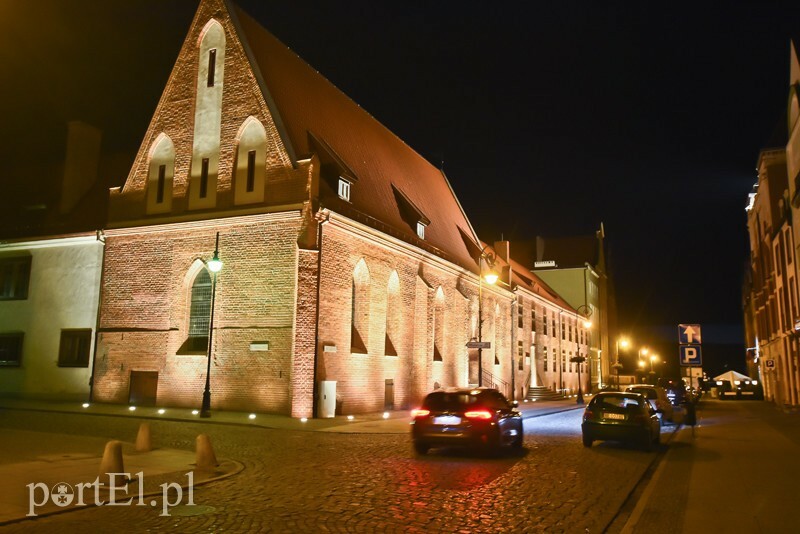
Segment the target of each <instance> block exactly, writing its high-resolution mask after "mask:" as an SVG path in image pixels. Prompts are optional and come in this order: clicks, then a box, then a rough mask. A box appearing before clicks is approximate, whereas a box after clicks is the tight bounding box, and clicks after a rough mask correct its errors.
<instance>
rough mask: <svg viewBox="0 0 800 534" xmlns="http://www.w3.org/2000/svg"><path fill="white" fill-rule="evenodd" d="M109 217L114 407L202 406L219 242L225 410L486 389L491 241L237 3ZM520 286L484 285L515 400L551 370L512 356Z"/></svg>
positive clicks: (439, 185)
mask: <svg viewBox="0 0 800 534" xmlns="http://www.w3.org/2000/svg"><path fill="white" fill-rule="evenodd" d="M342 180H345V181H346V182H347V184H346V187H345V188H344V191H346V192H347V193H348V194H347V195H344V196H345V198H340V196H342V191H343V190H342V189H341V188H337V186H338V185H339V184H338V182H340V181H342ZM351 192H352V195H350V193H351ZM109 218H110V227H111V228H110V229H109V230H108V231H107V233H106V262H105V266H104V270H103V279H102V288H101V304H100V320H99V337H98V351H97V355H96V362H95V387H94V396H95V399H96V400H99V401H107V402H120V403H124V402H139V403H154V404H159V405H174V406H186V407H195V406H199V405H200V401H201V398H202V393H203V389H204V384H205V380H206V365H207V361H208V360H207V350H206V346H203V345H202V341H203V337H202V336H198V334H197V332H198V328H200V329H201V330H202V325H203V324H204V323H203V320H204V318H205V317H207V316H208V315H207V312H206V311H204V310H205V309H206V308H203V307H202V306H205V305H207V304H208V300H207V299H208V294H209V289H208V284H206V283H205V282H203V283H202V284H201V283H200V282H201V281H202V280H209V278H208V277H207V276H206V275H205V273H204V272H203V271H204V270H205V269H206V263H205V262H206V261H207V260H209V259H210V258H211V257H212V254H213V252H214V247H215V243H216V236H217V235H218V236H219V249H218V252H219V257H220V259H221V260H222V261H223V264H224V267H223V269H222V271H220V272H219V274H218V275H217V276H216V285H215V286H213V285H212V286H211V287H212V288H215V289H211V290H210V293H211V294H213V295H214V297H213V298H214V299H215V300H214V301H213V302H214V303H215V304H214V306H215V307H214V308H213V309H214V313H213V330H212V332H213V335H212V340H213V342H212V343H211V349H210V352H211V354H212V355H213V358H212V364H211V373H210V384H211V388H210V389H211V407H212V409H228V410H247V411H258V412H271V413H281V414H286V415H292V416H294V417H304V416H305V417H307V416H311V415H314V414H315V405H316V399H317V396H318V388H319V383H320V381H326V382H333V381H335V382H336V397H337V401H338V402H337V405H338V409H339V410H340V411H341V412H344V413H363V412H375V411H380V410H384V409H386V408H409V407H412V405H413V404H414V403H416V402H418V401H419V399H420V398H421V397H422V396H423V395H424V394H425V393H426V392H428V391H429V390H431V389H433V388H435V387H440V386H448V385H467V384H470V383H476V382H477V380H476V378H477V377H476V376H475V374H474V371H473V370H472V369H471V365H470V360H471V359H472V360H473V361H474V358H475V356H476V355H475V353H474V352H473V353H472V354H470V352H469V351H468V350H467V349H466V342H467V341H469V340H471V339H475V338H476V335H477V333H476V331H477V323H478V319H477V311H478V306H477V298H478V278H477V273H478V264H477V258H478V253H479V251H480V245H479V240H478V238H477V236H476V235H475V233H474V231H473V230H472V227H471V225H470V223H469V221H468V220H467V218H466V215H465V214H464V213H463V210H462V209H461V207H460V205H459V203H458V201H457V199H456V198H455V196H454V194H453V191H452V189H451V187H450V184H449V183H448V181H447V179H446V178H445V177H444V175H443V174H442V173H441V172H440V171H439V170H438V169H435V168H434V167H432V166H431V165H430V164H428V163H427V162H426V161H424V159H422V158H421V157H420V156H419V155H418V154H416V153H415V152H413V150H411V149H410V148H409V147H408V146H407V145H405V144H404V143H402V142H401V141H399V140H398V139H397V138H396V137H395V136H394V135H393V134H392V133H391V132H389V131H388V130H387V129H386V128H384V127H383V126H382V125H380V124H379V123H378V122H377V121H375V120H374V119H373V118H372V117H371V116H369V115H368V114H366V113H365V112H364V111H363V110H362V109H361V108H359V107H358V106H357V105H355V104H354V103H353V102H352V101H350V100H349V99H347V98H346V97H345V96H344V95H342V94H341V93H340V92H339V91H338V90H337V89H335V88H334V87H333V86H331V85H330V83H329V82H327V81H326V80H324V79H323V78H322V77H321V76H320V75H319V74H318V73H316V72H315V71H313V69H311V68H310V67H308V65H306V64H305V63H303V62H302V61H301V60H300V59H299V58H297V57H296V56H294V55H293V54H292V53H291V52H290V51H288V50H287V49H286V48H285V47H284V46H282V45H280V43H278V42H277V41H276V40H275V39H274V37H272V36H271V35H269V34H267V33H266V31H265V30H263V28H261V27H260V26H258V25H257V23H255V21H253V20H252V19H250V18H249V17H247V15H246V14H244V13H243V12H241V11H239V10H237V9H236V8H235V7H233V6H232V5H231V4H229V3H228V2H225V1H224V0H203V1H201V3H200V6H199V8H198V11H197V15H196V16H195V19H194V21H193V22H192V26H191V28H190V30H189V33H188V35H187V38H186V40H185V42H184V45H183V47H182V49H181V52H180V55H179V57H178V60H177V62H176V64H175V67H174V70H173V72H172V75H171V76H170V78H169V81H168V83H167V86H166V88H165V90H164V94H163V96H162V99H161V101H160V103H159V105H158V108H157V110H156V112H155V115H154V117H153V119H152V121H151V124H150V127H149V129H148V131H147V133H146V134H145V137H144V141H143V143H142V147H141V149H140V150H139V153H138V156H137V158H136V160H135V162H134V165H133V167H132V169H131V172H130V174H129V177H128V180H127V182H126V184H125V186H124V187H122V188H120V189H115V190H112V191H111V203H110V216H109ZM418 224H422V225H424V227H425V228H424V230H425V232H424V237H423V236H421V235H417V232H418V228H417V225H418ZM509 283H510V284H512V285H509V286H505V287H499V286H498V287H491V288H484V290H483V309H484V313H483V318H484V323H483V337H484V339H485V340H491V342H492V347H493V348H492V350H486V351H484V353H483V358H484V369H485V370H487V371H488V372H489V377H488V380H489V381H490V382H491V384H494V385H497V386H499V387H502V388H504V389H505V392H506V393H507V394H510V393H511V391H510V385H509V384H510V383H511V382H512V381H513V382H514V383H515V384H516V387H517V389H519V390H520V391H521V392H524V390H525V388H526V387H527V385H528V383H529V382H530V377H531V368H532V366H535V363H532V362H530V361H523V366H522V368H521V369H520V368H519V367H518V366H517V365H516V364H515V362H517V361H518V360H517V359H516V358H515V357H514V358H513V359H512V356H514V354H515V351H516V346H517V345H516V343H515V342H514V339H515V336H516V333H515V332H512V320H516V319H514V318H512V310H513V309H514V306H515V304H514V302H515V293H514V292H513V291H512V288H513V286H514V285H516V282H513V281H509ZM204 284H206V285H204ZM530 289H531V291H533V290H534V288H533V286H531V287H530ZM531 298H534V299H536V298H538V297H533V295H532V296H531ZM548 298H549V299H550V300H547V302H548V303H549V304H548V305H550V306H552V307H554V308H558V309H568V307H566V306H565V305H564V303H563V302H561V301H558V300H557V299H554V298H552V296H550V297H548ZM204 299H205V300H204ZM543 302H544V301H543ZM201 311H202V313H201ZM203 313H205V314H206V315H203ZM198 325H200V326H198ZM205 332H206V334H205V335H207V332H208V329H207V327H206V330H205ZM527 335H528V336H529V337H531V338H533V336H532V335H531V334H530V331H528V334H527ZM531 342H533V340H532V339H531ZM495 362H496V364H495ZM512 373H514V378H513V379H512V378H511V376H512ZM487 385H488V384H487Z"/></svg>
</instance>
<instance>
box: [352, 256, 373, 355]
mask: <svg viewBox="0 0 800 534" xmlns="http://www.w3.org/2000/svg"><path fill="white" fill-rule="evenodd" d="M350 321H351V332H350V352H351V353H357V354H367V353H368V350H367V343H369V339H368V337H369V270H368V269H367V263H366V262H365V261H364V260H363V259H362V260H359V262H358V264H356V268H355V270H354V271H353V286H352V294H351V308H350Z"/></svg>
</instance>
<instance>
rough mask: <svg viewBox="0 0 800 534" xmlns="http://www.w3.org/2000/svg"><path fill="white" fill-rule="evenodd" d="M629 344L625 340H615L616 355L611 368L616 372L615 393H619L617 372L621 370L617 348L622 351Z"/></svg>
mask: <svg viewBox="0 0 800 534" xmlns="http://www.w3.org/2000/svg"><path fill="white" fill-rule="evenodd" d="M629 343H630V342H629V341H628V340H627V339H625V338H617V342H616V347H617V354H616V359H615V362H614V365H613V366H612V367H614V369H616V371H617V391H619V370H620V369H622V364H621V363H619V348H620V346H621V347H622V348H623V349H624V348H626V347H627V346H628V344H629Z"/></svg>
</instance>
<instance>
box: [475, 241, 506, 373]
mask: <svg viewBox="0 0 800 534" xmlns="http://www.w3.org/2000/svg"><path fill="white" fill-rule="evenodd" d="M484 260H486V263H487V264H488V265H489V272H488V273H486V283H487V284H489V285H494V284H495V282H497V278H498V276H497V273H496V272H494V269H493V267H494V256H492V255H491V254H490V253H489V252H487V251H486V247H483V250H481V255H480V258H478V387H481V386H483V345H482V343H483V278H484V275H483V261H484ZM512 372H513V370H512Z"/></svg>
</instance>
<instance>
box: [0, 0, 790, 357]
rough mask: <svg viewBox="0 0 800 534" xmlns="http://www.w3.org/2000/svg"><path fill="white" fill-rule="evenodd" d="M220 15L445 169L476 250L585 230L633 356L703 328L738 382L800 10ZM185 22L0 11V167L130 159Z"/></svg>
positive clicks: (671, 352)
mask: <svg viewBox="0 0 800 534" xmlns="http://www.w3.org/2000/svg"><path fill="white" fill-rule="evenodd" d="M238 3H239V5H241V6H242V7H243V8H244V9H245V10H246V11H247V12H249V13H250V14H251V15H252V16H254V17H255V18H256V19H257V20H259V21H260V22H261V23H262V25H263V26H264V27H266V28H267V29H268V30H269V31H271V32H272V33H273V34H275V35H276V36H277V37H278V38H279V39H281V40H282V41H283V42H284V43H285V44H286V45H287V46H289V47H290V48H292V49H293V50H294V51H295V52H296V53H298V55H300V56H301V57H302V58H304V59H305V60H306V61H307V62H308V63H309V64H311V65H312V66H313V67H314V68H316V69H317V70H318V71H319V72H320V73H322V74H323V75H324V76H325V77H327V78H328V79H329V80H331V81H332V82H333V83H334V84H335V85H336V86H338V87H339V88H340V89H341V90H342V91H343V92H344V93H346V94H347V95H349V96H350V97H351V98H352V99H353V100H354V101H355V102H357V103H358V104H359V105H360V106H361V107H363V108H364V109H365V110H367V111H368V112H369V113H371V114H372V115H373V116H374V117H375V118H376V119H377V120H379V121H380V122H382V123H383V124H384V125H386V126H387V127H388V128H389V129H390V130H392V131H393V132H394V133H396V134H397V135H398V136H399V137H400V138H401V139H403V140H404V141H405V142H406V143H407V144H409V145H410V146H411V147H412V148H414V149H415V150H416V151H417V152H419V153H420V154H422V155H423V156H424V157H425V158H427V159H428V160H429V161H430V162H431V163H433V164H434V165H436V166H440V165H443V167H444V170H445V172H446V173H447V176H448V178H449V179H450V182H451V184H452V186H453V188H454V190H455V192H456V194H457V196H458V197H459V200H460V201H461V203H462V205H463V206H464V208H465V210H466V212H467V215H468V216H469V218H470V219H471V221H472V222H473V224H474V226H475V227H476V230H477V231H478V233H479V235H480V236H481V238H482V239H483V240H485V241H489V242H491V241H494V240H498V239H500V238H501V236H502V237H504V238H506V239H511V240H512V242H513V240H515V239H530V238H533V237H534V236H536V235H542V236H564V235H571V234H592V233H594V231H595V230H596V229H597V228H598V227H599V225H600V223H601V222H602V223H603V224H604V226H605V231H606V236H607V243H608V246H609V249H610V258H609V259H610V262H611V268H612V270H613V274H614V276H615V279H616V285H617V297H618V308H619V315H620V322H621V327H622V328H623V329H624V330H625V331H626V332H628V333H629V334H630V336H631V337H632V338H634V339H635V340H636V342H637V344H642V343H643V344H648V345H650V346H653V347H657V350H659V351H660V352H661V353H662V354H664V355H665V356H666V357H667V359H672V360H675V361H674V362H670V363H671V364H674V363H677V355H676V353H675V352H676V349H675V346H674V345H675V344H676V340H677V329H676V327H677V324H678V323H700V324H702V325H703V327H704V331H703V334H704V339H703V341H704V350H705V351H706V354H708V355H709V359H710V360H711V366H712V371H715V370H716V369H719V370H723V367H724V364H725V363H727V364H728V365H729V366H730V367H732V368H736V369H739V370H743V368H744V347H743V333H742V326H741V322H742V318H741V317H742V314H741V304H740V303H741V283H742V276H743V271H744V266H745V263H746V260H747V255H748V242H747V233H746V217H745V211H744V206H745V204H746V201H747V193H748V192H749V191H750V189H751V187H752V185H753V184H754V183H755V181H756V178H757V176H756V172H755V165H756V161H757V157H758V153H759V150H760V149H762V148H766V147H767V146H768V145H767V143H768V140H769V139H770V137H771V136H772V133H773V131H774V130H775V129H776V127H777V125H778V124H779V122H780V121H781V120H783V117H782V113H783V112H784V108H785V104H786V101H787V97H788V71H789V39H790V38H791V37H792V35H800V2H786V3H776V2H746V3H742V4H741V5H733V6H726V7H724V8H719V7H718V6H710V5H709V6H706V7H704V6H698V4H700V3H685V4H684V3H668V4H666V3H663V2H659V3H654V2H594V1H586V2H548V3H541V2H491V3H490V2H468V1H460V2H449V1H445V2H388V1H387V2H383V1H381V2H364V1H348V2H334V1H325V2H294V1H281V2H278V1H268V0H240V1H239V2H238ZM665 4H666V5H665ZM196 5H197V0H114V1H112V2H102V1H100V0H60V1H57V0H24V1H23V0H0V64H2V65H3V74H2V83H1V84H0V98H2V100H3V102H5V103H6V106H4V108H5V112H4V119H3V128H2V130H0V131H2V136H3V143H2V145H3V151H4V153H3V160H4V161H6V162H8V161H11V162H14V163H12V167H13V166H15V165H16V166H17V167H19V166H20V165H24V162H26V161H28V158H29V157H33V158H36V160H37V161H41V160H43V159H47V158H55V159H56V160H58V159H60V158H63V142H64V140H63V135H64V134H63V130H62V129H61V128H63V123H64V122H65V121H67V120H70V119H82V120H85V121H87V122H90V123H93V124H95V125H97V126H99V127H101V128H103V129H104V132H105V133H104V150H105V151H106V152H107V153H118V152H122V153H126V152H127V153H130V154H131V155H130V158H131V160H132V157H133V155H132V153H133V151H134V150H136V149H137V148H138V145H139V143H140V142H141V139H142V137H143V135H144V131H145V129H146V127H147V124H148V122H149V118H150V117H151V116H152V113H153V111H154V110H155V106H156V104H157V102H158V98H159V97H160V94H161V91H162V90H163V87H164V84H165V83H166V80H167V77H168V75H169V72H170V69H171V68H172V65H173V63H174V61H175V58H176V57H177V54H178V50H179V47H180V45H181V43H182V41H183V39H184V37H185V35H186V32H187V30H188V26H189V24H190V22H191V19H192V16H193V14H194V10H195V7H196ZM267 83H269V81H267ZM124 178H125V176H124V174H121V175H117V176H107V177H104V179H106V180H107V181H108V182H109V184H110V185H119V184H121V183H122V182H123V181H124ZM31 180H35V178H31ZM512 250H513V249H512ZM715 346H716V348H715Z"/></svg>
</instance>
